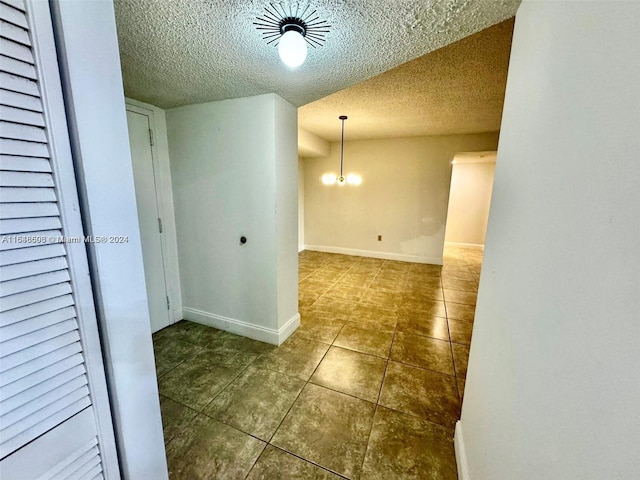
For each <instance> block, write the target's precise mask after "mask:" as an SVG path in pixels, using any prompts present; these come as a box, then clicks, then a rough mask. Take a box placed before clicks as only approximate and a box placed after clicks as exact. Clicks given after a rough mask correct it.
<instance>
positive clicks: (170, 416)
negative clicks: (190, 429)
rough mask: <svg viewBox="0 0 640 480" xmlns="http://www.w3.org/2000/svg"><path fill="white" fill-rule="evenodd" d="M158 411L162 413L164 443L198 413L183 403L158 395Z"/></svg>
mask: <svg viewBox="0 0 640 480" xmlns="http://www.w3.org/2000/svg"><path fill="white" fill-rule="evenodd" d="M160 412H161V414H162V431H163V433H164V443H165V444H166V443H169V442H170V441H171V439H172V438H173V437H174V436H175V435H176V434H177V433H178V432H180V430H182V428H183V427H184V426H185V425H187V424H188V423H189V422H190V421H191V420H193V418H194V417H195V416H196V415H197V414H198V412H196V411H195V410H191V409H190V408H188V407H185V406H184V405H182V404H180V403H178V402H174V401H173V400H171V399H170V398H168V397H165V396H163V395H160Z"/></svg>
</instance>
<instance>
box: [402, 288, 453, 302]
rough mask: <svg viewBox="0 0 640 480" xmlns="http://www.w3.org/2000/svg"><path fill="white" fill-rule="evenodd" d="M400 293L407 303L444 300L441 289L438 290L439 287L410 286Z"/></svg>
mask: <svg viewBox="0 0 640 480" xmlns="http://www.w3.org/2000/svg"><path fill="white" fill-rule="evenodd" d="M402 293H403V295H404V298H405V299H406V301H407V302H408V303H413V302H418V303H424V302H430V301H433V300H435V301H438V302H442V301H443V300H444V295H443V293H442V288H440V287H439V286H438V287H431V286H419V287H418V286H412V287H407V288H405V289H404V290H403V291H402Z"/></svg>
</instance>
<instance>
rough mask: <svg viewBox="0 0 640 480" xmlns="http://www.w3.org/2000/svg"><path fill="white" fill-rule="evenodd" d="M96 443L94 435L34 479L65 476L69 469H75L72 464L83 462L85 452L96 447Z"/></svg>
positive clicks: (40, 479) (49, 479)
mask: <svg viewBox="0 0 640 480" xmlns="http://www.w3.org/2000/svg"><path fill="white" fill-rule="evenodd" d="M97 445H98V439H97V438H96V437H93V438H92V439H91V440H90V441H88V442H86V443H85V444H84V445H82V447H80V448H78V449H76V450H75V451H73V452H72V453H70V454H69V455H67V457H66V458H64V459H63V460H62V461H61V462H58V463H57V464H56V465H55V466H54V467H52V468H51V469H50V470H49V471H48V472H46V473H44V474H43V475H41V476H39V477H38V478H37V479H36V480H53V479H58V478H65V476H66V475H68V474H69V472H70V470H69V469H70V468H71V469H75V468H76V467H75V466H74V465H75V464H76V462H78V461H81V462H83V463H84V461H83V459H84V458H86V457H85V456H86V454H87V452H90V451H92V450H93V449H94V448H97ZM98 454H99V453H98Z"/></svg>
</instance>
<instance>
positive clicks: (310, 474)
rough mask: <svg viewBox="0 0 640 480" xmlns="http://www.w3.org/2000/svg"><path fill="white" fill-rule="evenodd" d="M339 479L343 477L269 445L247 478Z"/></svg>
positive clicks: (260, 479) (271, 479) (269, 479)
mask: <svg viewBox="0 0 640 480" xmlns="http://www.w3.org/2000/svg"><path fill="white" fill-rule="evenodd" d="M295 478H298V479H305V480H339V479H341V478H342V477H339V476H338V475H335V474H333V473H331V472H329V471H327V470H324V469H322V468H320V467H318V466H316V465H314V464H312V463H309V462H305V461H304V460H302V459H300V458H298V457H295V456H293V455H291V454H289V453H287V452H285V451H284V450H280V449H279V448H276V447H274V446H273V445H267V448H265V449H264V452H262V455H260V458H259V459H258V461H257V462H256V464H255V465H254V467H253V469H252V470H251V473H250V474H249V476H248V477H247V480H290V479H295Z"/></svg>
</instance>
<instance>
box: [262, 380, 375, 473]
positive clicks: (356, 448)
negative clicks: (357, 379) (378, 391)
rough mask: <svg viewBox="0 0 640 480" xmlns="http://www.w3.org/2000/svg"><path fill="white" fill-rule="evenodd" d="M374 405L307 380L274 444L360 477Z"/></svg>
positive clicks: (318, 462) (335, 470)
mask: <svg viewBox="0 0 640 480" xmlns="http://www.w3.org/2000/svg"><path fill="white" fill-rule="evenodd" d="M374 411H375V405H374V404H372V403H369V402H366V401H364V400H360V399H358V398H354V397H350V396H348V395H344V394H342V393H338V392H334V391H332V390H329V389H326V388H323V387H319V386H317V385H313V384H307V386H306V387H304V390H303V391H302V393H301V394H300V397H299V398H298V400H296V402H295V403H294V404H293V407H292V408H291V411H290V412H289V413H288V414H287V416H286V418H285V419H284V421H283V422H282V425H281V426H280V427H279V428H278V431H277V432H276V434H275V436H274V437H273V440H272V442H271V443H272V444H273V445H275V446H276V447H280V448H282V449H283V450H286V451H287V452H291V453H293V454H294V455H297V456H299V457H302V458H305V459H307V460H309V461H311V462H313V463H316V464H318V465H320V466H322V467H325V468H327V469H329V470H331V471H333V472H336V473H339V474H341V475H344V476H346V477H348V478H358V476H359V474H360V469H361V467H362V460H363V458H364V454H365V450H366V447H367V440H368V437H369V432H370V429H371V422H372V420H373V414H374Z"/></svg>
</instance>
